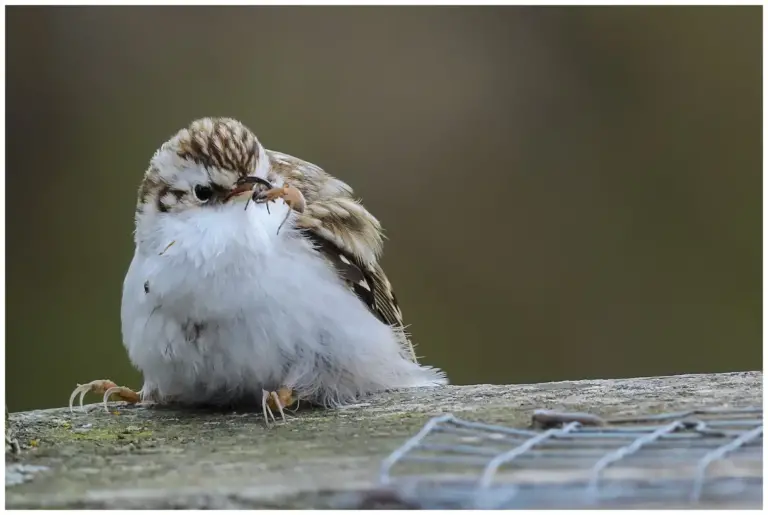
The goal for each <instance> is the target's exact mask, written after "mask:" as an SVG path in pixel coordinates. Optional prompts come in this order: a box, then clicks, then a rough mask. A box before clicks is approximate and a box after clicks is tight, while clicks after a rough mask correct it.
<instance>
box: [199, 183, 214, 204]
mask: <svg viewBox="0 0 768 515" xmlns="http://www.w3.org/2000/svg"><path fill="white" fill-rule="evenodd" d="M195 196H196V197H197V198H198V199H199V200H200V201H202V202H208V201H209V200H210V199H211V197H212V196H213V190H212V189H211V188H209V187H208V186H202V185H200V184H198V185H197V186H195Z"/></svg>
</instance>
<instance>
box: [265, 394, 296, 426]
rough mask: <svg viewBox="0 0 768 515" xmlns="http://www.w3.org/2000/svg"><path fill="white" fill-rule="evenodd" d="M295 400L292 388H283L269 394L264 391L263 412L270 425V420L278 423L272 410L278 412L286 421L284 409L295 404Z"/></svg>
mask: <svg viewBox="0 0 768 515" xmlns="http://www.w3.org/2000/svg"><path fill="white" fill-rule="evenodd" d="M294 401H295V399H294V398H293V390H291V389H290V388H286V387H282V388H279V389H278V390H277V391H276V392H268V391H266V390H262V397H261V410H262V412H263V413H264V420H265V421H266V422H267V424H269V418H270V417H271V418H272V420H273V421H275V422H277V419H276V418H275V415H274V413H273V411H272V410H275V411H277V412H278V413H279V414H280V417H281V418H282V419H283V421H285V411H284V409H285V408H287V407H288V406H290V405H291V404H293V403H294Z"/></svg>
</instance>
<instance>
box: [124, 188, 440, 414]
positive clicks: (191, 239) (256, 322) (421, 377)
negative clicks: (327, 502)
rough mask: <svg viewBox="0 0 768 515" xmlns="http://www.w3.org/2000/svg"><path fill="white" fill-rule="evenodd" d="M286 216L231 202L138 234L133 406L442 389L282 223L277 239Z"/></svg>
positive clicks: (150, 223) (131, 330)
mask: <svg viewBox="0 0 768 515" xmlns="http://www.w3.org/2000/svg"><path fill="white" fill-rule="evenodd" d="M287 210H288V207H287V206H286V205H284V204H283V203H282V201H278V202H277V203H272V204H270V207H269V212H268V211H267V208H266V206H265V205H256V204H253V203H251V204H249V206H248V208H247V209H244V205H243V204H242V203H238V204H227V205H225V206H220V207H216V206H205V207H204V208H201V209H194V210H188V211H185V212H181V213H174V214H173V215H172V216H163V215H156V214H153V215H152V218H151V220H145V222H146V223H144V224H143V225H142V223H141V222H140V223H139V227H137V248H136V253H135V255H134V258H133V261H132V263H131V266H130V268H129V270H128V273H127V275H126V278H125V283H124V289H123V302H122V325H123V340H124V344H125V346H126V349H127V350H128V353H129V356H130V358H131V360H132V361H133V363H134V364H135V365H136V366H137V367H138V368H139V369H140V370H141V371H142V373H143V374H144V380H145V384H144V388H143V389H142V393H143V394H144V396H146V397H148V398H151V399H155V400H160V401H162V400H175V401H179V402H186V403H197V402H203V403H232V402H242V401H248V400H249V399H253V402H254V403H257V402H260V400H261V397H260V394H261V390H262V389H267V390H276V389H277V388H279V387H283V386H285V387H289V388H293V389H294V390H295V392H296V394H297V396H298V397H299V398H302V399H307V400H310V401H313V402H318V403H322V404H326V405H332V404H339V403H345V402H352V401H353V400H354V399H355V398H357V397H359V396H361V395H364V394H366V393H370V392H373V391H378V390H382V389H390V388H402V387H413V386H427V385H437V384H444V383H445V382H446V380H445V378H444V375H443V373H442V372H440V371H439V370H436V369H432V368H429V367H422V366H419V365H418V364H415V363H412V362H411V361H409V360H408V359H406V358H405V357H404V356H402V355H401V350H400V345H399V342H398V337H399V336H398V333H396V332H394V331H392V329H391V328H390V327H389V326H387V325H385V324H383V323H382V322H380V321H379V320H378V319H377V318H376V317H374V316H373V315H372V314H371V313H370V312H369V311H368V309H367V308H366V307H365V306H364V305H363V303H362V302H360V301H359V299H358V298H357V297H356V296H355V295H354V294H353V293H351V292H350V291H349V290H348V289H347V288H346V287H345V286H344V285H343V284H342V282H341V281H340V280H339V279H338V277H337V276H336V274H335V272H334V270H333V269H332V268H330V266H329V265H328V264H327V263H326V262H325V261H324V260H323V259H322V258H321V257H320V255H319V254H317V253H316V252H315V251H314V249H313V248H312V247H311V245H310V244H309V242H308V241H307V240H305V239H304V238H303V237H302V236H301V235H300V234H299V233H298V232H296V231H295V230H294V229H293V228H292V226H291V222H290V221H289V222H287V223H286V224H285V225H284V226H283V227H282V229H281V230H280V233H279V234H278V233H277V230H278V226H279V225H280V223H281V222H282V221H283V219H284V217H285V215H286V213H287ZM171 242H173V244H172V245H170V247H169V244H171Z"/></svg>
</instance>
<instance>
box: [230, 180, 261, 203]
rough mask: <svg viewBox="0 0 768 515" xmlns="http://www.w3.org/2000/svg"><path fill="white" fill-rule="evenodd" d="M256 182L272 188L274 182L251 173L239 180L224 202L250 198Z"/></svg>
mask: <svg viewBox="0 0 768 515" xmlns="http://www.w3.org/2000/svg"><path fill="white" fill-rule="evenodd" d="M254 184H262V185H264V186H266V187H267V188H270V189H271V188H272V184H271V183H270V182H269V181H267V180H266V179H262V178H261V177H254V176H252V175H249V176H248V177H243V178H242V179H240V180H238V181H237V183H236V184H235V186H234V187H233V188H232V189H231V190H230V192H229V193H228V194H227V196H226V197H225V198H224V202H229V201H230V200H232V199H236V200H247V199H249V198H250V197H251V192H252V191H253V186H254ZM246 193H247V195H246Z"/></svg>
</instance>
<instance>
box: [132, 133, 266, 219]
mask: <svg viewBox="0 0 768 515" xmlns="http://www.w3.org/2000/svg"><path fill="white" fill-rule="evenodd" d="M269 170H270V162H269V156H268V155H267V153H266V151H265V150H264V147H263V146H262V145H261V143H259V140H258V139H257V138H256V136H255V135H254V134H253V132H252V131H251V130H250V129H248V128H247V127H246V126H245V125H243V124H242V123H240V122H239V121H237V120H233V119H231V118H201V119H199V120H195V121H194V122H192V123H191V124H190V125H189V127H187V128H185V129H182V130H180V131H179V132H177V133H176V134H175V135H174V136H173V137H172V138H171V139H169V140H168V141H166V142H165V143H164V144H163V145H162V146H161V147H160V148H159V149H158V150H157V152H155V155H154V156H153V157H152V160H151V161H150V165H149V168H148V169H147V171H146V173H145V174H144V179H143V180H142V183H141V186H140V188H139V195H138V201H137V205H136V215H137V218H139V217H143V216H150V217H154V216H157V215H163V214H166V213H168V214H172V213H181V212H186V213H190V212H192V211H191V210H197V209H210V208H216V207H218V206H222V205H225V204H227V203H231V202H232V200H233V199H234V198H239V199H241V198H243V197H245V198H247V195H248V194H249V193H250V190H251V188H252V186H253V183H254V182H262V183H266V180H267V174H268V173H269Z"/></svg>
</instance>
